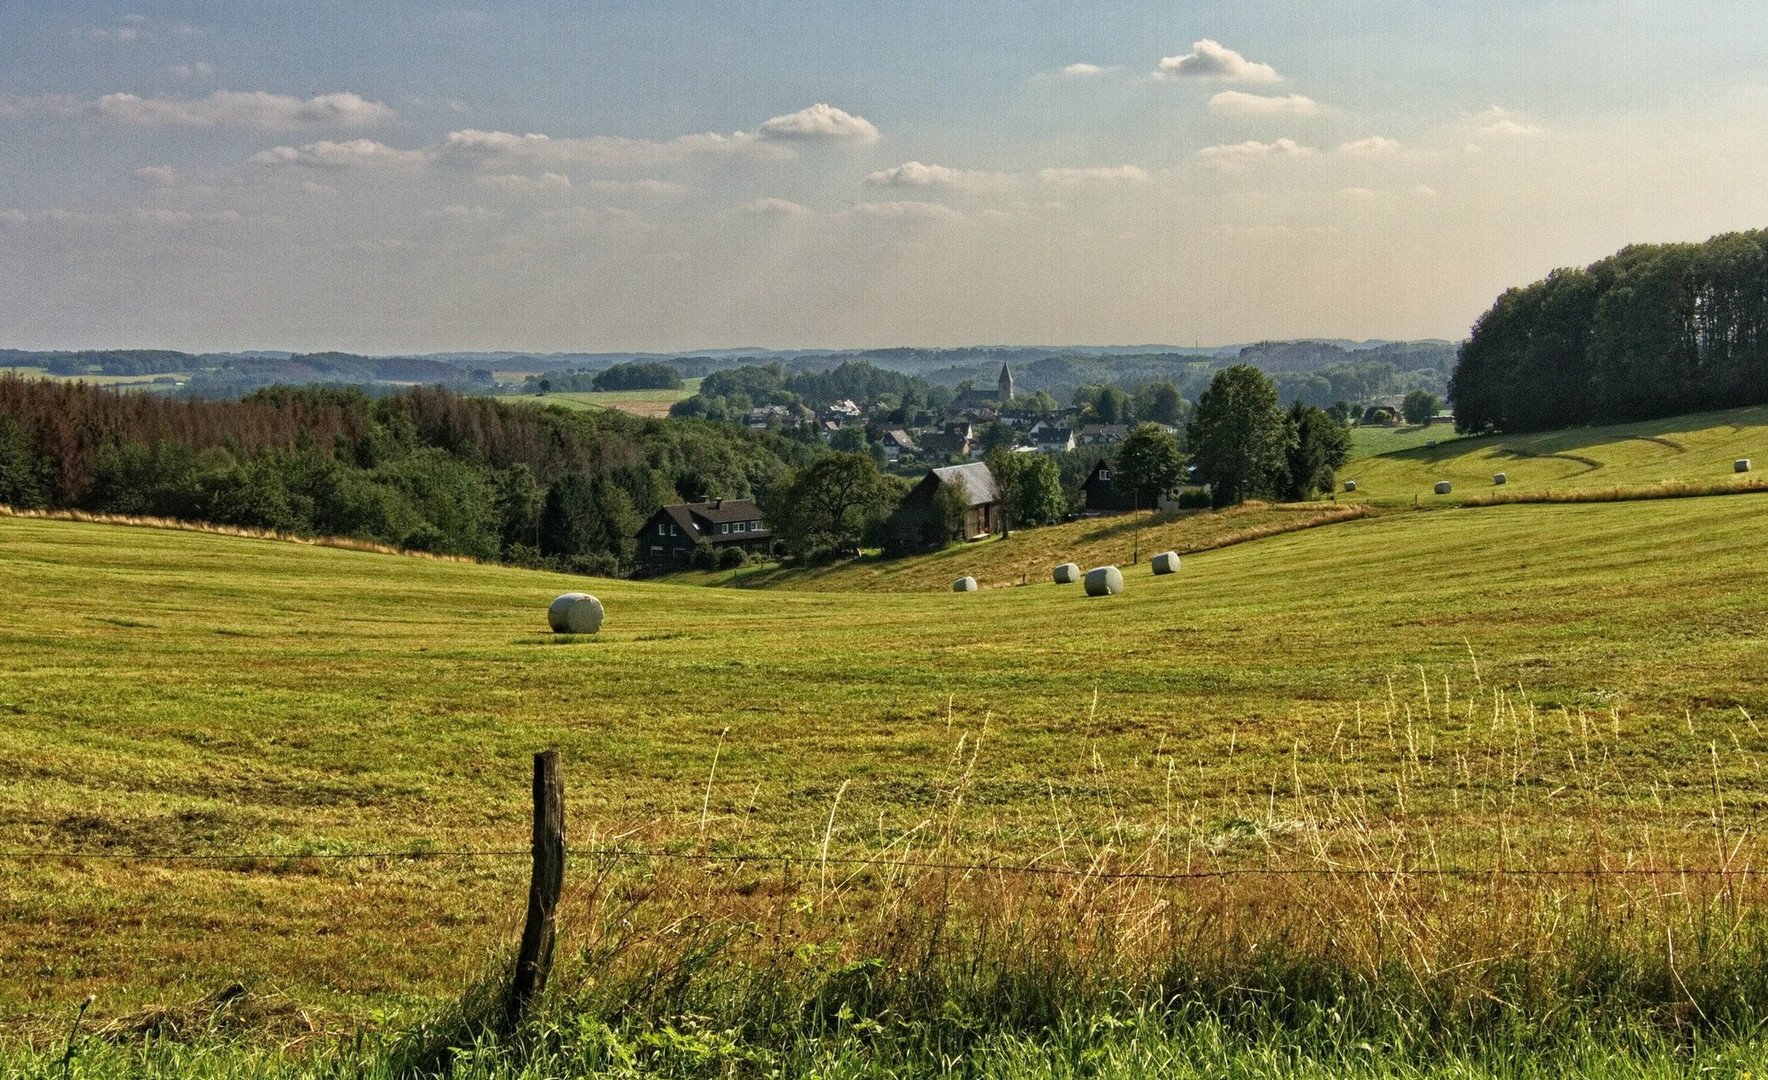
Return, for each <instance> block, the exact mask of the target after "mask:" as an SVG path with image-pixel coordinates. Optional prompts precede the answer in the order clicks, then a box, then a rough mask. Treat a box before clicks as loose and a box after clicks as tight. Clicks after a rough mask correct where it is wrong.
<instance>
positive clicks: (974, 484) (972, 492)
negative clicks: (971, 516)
mask: <svg viewBox="0 0 1768 1080" xmlns="http://www.w3.org/2000/svg"><path fill="white" fill-rule="evenodd" d="M933 475H934V476H937V477H939V482H940V483H941V484H954V485H956V486H957V489H958V490H959V491H961V492H963V493H964V496H965V499H966V501H967V502H968V504H969V505H970V506H982V505H984V504H986V503H994V502H1000V501H1001V497H1000V495H999V493H997V492H996V491H995V482H994V473H991V472H989V471H988V462H986V461H972V462H971V463H970V464H968V465H947V466H946V467H944V468H942V469H934V470H933Z"/></svg>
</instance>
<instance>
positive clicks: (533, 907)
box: [509, 750, 565, 1021]
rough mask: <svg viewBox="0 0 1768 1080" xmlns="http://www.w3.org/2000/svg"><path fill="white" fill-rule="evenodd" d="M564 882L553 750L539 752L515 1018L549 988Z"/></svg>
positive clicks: (512, 1008)
mask: <svg viewBox="0 0 1768 1080" xmlns="http://www.w3.org/2000/svg"><path fill="white" fill-rule="evenodd" d="M564 887H565V782H564V780H563V778H561V777H560V775H559V752H558V751H557V750H548V751H546V752H545V753H542V754H535V755H534V876H533V878H532V879H531V880H530V881H529V884H528V921H527V922H526V923H525V924H524V925H523V927H522V947H521V949H520V950H519V951H518V952H517V953H516V977H515V981H514V982H513V983H512V984H511V986H510V996H509V1015H510V1019H511V1020H512V1021H513V1020H515V1019H517V1018H519V1017H520V1016H521V1014H522V1012H523V1011H524V1010H525V1009H526V1008H527V1007H528V1004H529V1002H531V1001H533V1000H534V998H535V997H536V996H538V995H539V993H540V992H541V991H542V990H544V989H546V976H547V973H548V972H549V971H551V970H552V959H553V940H554V937H555V936H556V924H555V916H556V915H557V912H558V907H559V894H560V893H561V892H563V891H564Z"/></svg>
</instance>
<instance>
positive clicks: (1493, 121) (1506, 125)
mask: <svg viewBox="0 0 1768 1080" xmlns="http://www.w3.org/2000/svg"><path fill="white" fill-rule="evenodd" d="M1473 122H1474V124H1475V125H1477V126H1478V127H1479V130H1480V134H1482V135H1539V134H1541V132H1542V131H1543V130H1544V129H1542V128H1540V127H1538V126H1536V125H1534V124H1527V123H1524V122H1522V121H1521V120H1518V119H1517V118H1516V114H1515V113H1513V112H1511V111H1510V110H1509V109H1506V108H1503V107H1502V106H1498V105H1494V106H1492V107H1491V108H1489V109H1487V110H1486V111H1485V112H1482V113H1480V114H1479V115H1477V116H1475V117H1474V118H1473Z"/></svg>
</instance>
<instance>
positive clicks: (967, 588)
mask: <svg viewBox="0 0 1768 1080" xmlns="http://www.w3.org/2000/svg"><path fill="white" fill-rule="evenodd" d="M975 591H976V579H975V578H973V577H961V578H959V579H958V580H956V581H954V582H952V592H975Z"/></svg>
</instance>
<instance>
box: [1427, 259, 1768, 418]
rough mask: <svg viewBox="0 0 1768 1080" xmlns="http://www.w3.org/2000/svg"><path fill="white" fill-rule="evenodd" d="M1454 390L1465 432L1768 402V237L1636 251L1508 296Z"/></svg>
mask: <svg viewBox="0 0 1768 1080" xmlns="http://www.w3.org/2000/svg"><path fill="white" fill-rule="evenodd" d="M1449 397H1450V400H1451V401H1452V402H1453V403H1454V406H1455V426H1456V428H1457V429H1458V430H1460V431H1464V432H1478V431H1488V430H1490V431H1539V430H1545V429H1550V428H1560V427H1568V426H1573V425H1578V424H1597V423H1618V422H1625V421H1630V420H1644V419H1650V418H1654V417H1661V416H1673V415H1676V414H1678V413H1686V412H1701V411H1705V410H1708V409H1719V408H1730V407H1733V406H1738V405H1753V404H1759V403H1762V402H1765V401H1768V233H1764V232H1762V231H1752V232H1746V233H1727V234H1724V235H1721V236H1715V237H1713V238H1712V239H1711V240H1708V241H1707V242H1706V243H1704V244H1641V245H1636V246H1632V247H1627V248H1623V249H1622V250H1621V251H1619V252H1617V253H1616V254H1614V255H1611V256H1609V257H1608V258H1606V259H1602V260H1600V261H1598V262H1595V263H1592V264H1591V265H1590V266H1588V267H1585V268H1584V269H1581V270H1580V269H1576V268H1571V269H1563V270H1556V271H1554V272H1553V273H1551V274H1549V275H1548V276H1547V277H1545V278H1543V279H1542V280H1540V281H1537V282H1535V283H1534V284H1532V285H1528V286H1526V287H1523V288H1514V289H1510V290H1508V291H1507V292H1505V293H1504V295H1502V296H1500V297H1499V298H1498V301H1497V303H1495V304H1493V305H1492V307H1491V309H1490V310H1488V311H1487V312H1486V313H1485V314H1483V315H1481V316H1480V318H1479V321H1478V322H1476V323H1475V324H1474V327H1473V334H1472V336H1471V337H1470V338H1469V339H1468V341H1467V342H1466V343H1465V344H1464V345H1462V347H1461V352H1460V360H1459V363H1458V364H1457V365H1456V368H1455V373H1454V375H1453V377H1452V378H1451V379H1450V383H1449Z"/></svg>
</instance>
